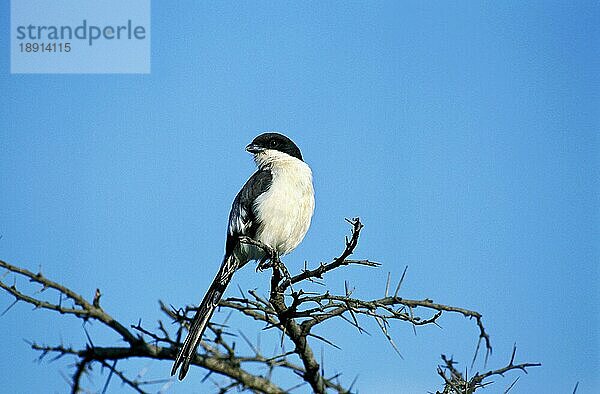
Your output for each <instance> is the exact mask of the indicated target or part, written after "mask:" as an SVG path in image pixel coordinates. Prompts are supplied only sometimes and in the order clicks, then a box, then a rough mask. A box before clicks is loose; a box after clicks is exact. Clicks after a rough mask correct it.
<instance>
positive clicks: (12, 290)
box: [0, 218, 539, 394]
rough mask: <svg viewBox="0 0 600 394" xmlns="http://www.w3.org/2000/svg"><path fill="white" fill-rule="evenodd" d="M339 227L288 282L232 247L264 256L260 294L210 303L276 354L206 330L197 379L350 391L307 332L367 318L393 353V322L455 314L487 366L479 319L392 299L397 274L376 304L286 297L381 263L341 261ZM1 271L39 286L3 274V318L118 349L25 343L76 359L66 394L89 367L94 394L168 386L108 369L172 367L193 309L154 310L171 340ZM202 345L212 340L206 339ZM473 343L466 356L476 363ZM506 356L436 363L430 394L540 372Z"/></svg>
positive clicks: (159, 330)
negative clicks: (27, 307)
mask: <svg viewBox="0 0 600 394" xmlns="http://www.w3.org/2000/svg"><path fill="white" fill-rule="evenodd" d="M347 221H348V223H349V224H350V225H351V227H352V228H351V234H350V236H349V237H346V240H345V247H344V250H343V251H342V253H341V254H340V255H339V257H336V258H334V259H333V260H332V261H331V262H329V263H320V264H319V265H318V266H317V267H316V268H312V269H309V268H308V267H307V266H305V268H304V269H303V270H302V271H301V272H300V273H298V274H296V275H290V274H289V273H288V272H287V269H285V266H283V264H282V263H281V261H279V258H278V257H277V256H276V255H275V254H274V253H272V250H271V249H270V248H269V247H268V246H267V245H264V244H261V243H260V242H258V241H256V240H252V239H244V240H241V242H246V243H252V244H254V245H256V246H258V247H261V248H263V249H264V250H265V251H266V252H267V253H268V254H269V255H270V256H272V258H271V260H272V261H271V263H270V265H269V267H270V268H272V271H273V272H272V275H271V281H270V290H269V294H268V295H267V296H264V295H261V294H259V293H258V292H257V291H255V290H249V291H247V292H246V293H244V292H243V291H242V290H241V289H240V293H241V294H240V296H238V297H229V298H227V299H224V300H222V301H221V302H220V304H219V305H220V309H221V310H222V311H229V313H237V314H239V315H241V316H245V317H247V318H251V319H253V320H256V321H259V322H262V323H264V324H265V330H275V331H277V334H276V335H278V336H279V337H280V338H281V345H282V346H281V352H276V354H272V355H265V354H263V353H262V351H261V350H260V346H258V345H257V344H255V343H252V342H251V341H250V340H248V337H249V335H247V334H246V333H244V332H243V331H239V333H238V334H232V333H230V332H228V329H229V327H228V326H227V325H218V324H216V323H212V324H210V325H209V330H210V331H211V332H212V335H207V338H206V339H205V340H204V341H202V343H201V346H200V350H199V351H198V353H197V354H196V356H195V358H194V360H193V361H192V364H193V365H196V366H199V367H202V368H204V369H205V370H206V371H208V374H207V375H206V376H205V379H208V378H209V377H210V376H211V374H213V373H214V374H217V375H220V376H222V377H224V378H225V383H222V384H220V383H216V384H217V388H218V390H217V391H218V392H220V393H226V392H228V391H231V390H247V391H250V392H258V393H283V392H290V391H293V390H295V389H297V388H299V387H302V386H303V385H309V386H310V389H311V391H312V392H315V393H326V392H328V391H332V392H336V393H350V392H352V390H353V387H354V385H355V382H356V379H355V380H354V381H352V382H351V383H350V384H343V383H342V382H341V381H340V377H339V374H336V375H334V376H327V375H326V372H325V370H324V367H323V365H322V362H319V360H317V357H316V356H315V353H314V351H313V349H312V346H311V344H313V342H314V341H321V342H324V343H326V344H328V345H331V346H334V347H337V346H336V345H335V343H334V342H333V340H334V338H333V335H332V334H327V335H326V336H322V335H318V334H316V333H315V332H313V331H314V328H315V327H316V326H318V325H320V324H321V323H324V322H326V321H328V320H331V319H336V318H339V319H342V320H343V321H345V322H347V323H348V324H350V325H351V326H352V327H354V328H356V329H357V330H358V331H359V333H365V332H367V331H366V330H365V329H364V328H363V326H362V325H361V322H362V321H363V320H364V319H363V318H361V316H364V317H366V318H372V319H373V320H374V321H375V322H376V323H377V326H378V327H379V328H380V330H381V331H382V333H383V335H384V336H385V338H386V339H387V340H388V341H389V343H390V345H391V346H392V347H393V348H394V350H395V351H396V352H397V353H398V354H400V352H399V349H398V348H397V346H396V344H395V343H394V341H393V339H392V333H391V332H390V327H391V323H392V322H393V321H405V322H408V323H409V324H411V325H412V326H413V327H417V326H423V325H428V324H436V325H437V324H438V323H437V321H438V320H439V319H440V318H441V317H442V315H443V314H446V313H451V314H458V315H462V316H464V317H466V318H469V319H474V320H475V323H476V325H477V327H478V329H479V343H481V341H482V340H483V342H484V343H485V348H486V351H485V356H486V360H487V356H488V355H489V354H490V353H491V351H492V347H491V342H490V337H489V335H488V333H487V332H486V330H485V327H484V325H483V322H482V316H481V314H479V313H478V312H475V311H471V310H468V309H464V308H459V307H455V306H449V305H444V304H440V303H435V302H433V301H432V300H430V299H423V300H410V299H405V298H402V297H400V296H399V295H398V294H399V290H400V287H401V284H402V282H403V280H404V276H405V273H406V269H405V270H404V273H403V274H402V277H401V279H400V281H399V282H398V285H397V286H396V289H395V291H394V293H393V294H390V293H389V289H390V278H389V276H388V282H387V283H386V287H385V295H384V297H382V298H376V299H371V300H363V299H359V298H356V297H353V296H352V293H353V290H352V289H350V288H349V287H348V284H347V283H345V292H344V293H343V294H332V293H330V292H329V291H328V290H325V291H324V292H322V293H305V292H304V291H303V290H302V289H301V288H300V289H299V290H298V291H295V290H294V286H293V285H296V286H295V287H301V286H298V284H300V285H301V284H305V283H306V282H315V281H317V280H323V278H324V276H325V274H328V273H329V272H331V271H334V270H336V269H339V268H341V267H345V266H350V265H359V266H366V267H378V266H379V265H380V264H379V263H376V262H373V261H370V260H353V259H350V258H349V257H350V256H352V255H353V253H354V251H355V249H356V247H357V245H358V240H359V236H360V232H361V230H362V228H363V224H362V223H361V222H360V220H359V219H358V218H355V219H352V220H348V219H347ZM0 267H2V268H4V269H6V270H7V273H13V274H15V276H16V277H24V278H26V279H28V280H29V281H30V282H33V283H34V284H37V285H39V286H41V290H40V291H37V292H33V293H32V294H30V292H27V291H25V290H21V289H20V288H17V285H16V279H15V281H14V283H13V284H12V285H9V284H7V283H6V282H5V281H4V279H5V278H6V275H4V276H0V288H2V289H3V290H4V291H5V292H6V293H8V294H10V295H12V296H13V297H14V298H15V301H14V302H13V303H12V304H11V305H10V306H9V307H8V308H7V310H8V309H10V308H11V307H12V306H13V305H14V304H15V303H17V302H21V301H22V302H26V303H28V304H31V305H33V306H34V307H35V308H41V309H47V310H50V311H54V312H58V313H60V314H65V315H72V316H74V317H76V318H79V319H82V320H83V321H84V322H87V321H90V320H94V321H97V322H99V323H101V324H102V325H104V326H106V327H107V328H109V329H110V330H112V331H113V332H114V333H115V334H116V335H117V337H119V338H121V339H122V340H124V341H125V344H124V345H123V346H116V347H115V346H97V345H92V344H91V339H90V338H89V337H88V340H89V343H88V344H86V345H85V347H84V348H80V349H76V348H72V347H66V346H64V345H62V344H61V345H57V346H48V345H39V344H37V343H31V347H32V349H34V350H36V351H39V352H40V359H42V358H44V357H45V356H46V355H49V354H54V355H55V358H54V359H57V358H60V357H63V356H71V357H75V358H76V359H77V362H76V364H75V370H74V372H73V375H72V378H71V391H72V393H77V392H81V391H83V388H82V378H83V376H85V375H86V374H88V373H90V371H91V368H92V366H93V365H94V364H98V365H100V366H102V368H103V369H105V370H106V371H108V377H107V379H106V381H105V384H104V389H103V392H104V391H106V388H107V387H108V385H109V384H110V380H111V378H113V377H115V378H118V379H120V380H121V382H122V383H123V384H124V385H125V386H128V387H130V388H131V389H132V390H134V391H135V392H139V393H145V392H148V391H147V390H148V389H147V388H146V387H147V386H151V385H155V384H164V383H165V382H167V383H168V382H170V381H171V380H170V379H160V380H140V379H138V378H132V377H129V376H127V374H126V373H125V371H123V370H120V369H117V362H118V361H119V360H127V359H132V358H147V359H154V360H173V359H174V357H175V354H176V350H177V348H178V346H179V345H180V342H181V339H182V336H183V330H184V329H187V327H188V325H189V322H190V320H191V316H192V314H193V312H194V311H195V309H196V308H195V307H190V306H187V307H185V308H180V309H175V308H172V307H168V306H166V305H165V304H164V303H163V302H160V310H161V311H162V313H164V314H165V315H166V316H167V318H168V319H169V320H172V321H174V322H175V323H176V326H177V329H176V332H175V333H172V330H171V329H167V327H166V326H165V324H164V323H163V322H162V321H160V320H159V321H158V327H156V328H155V329H149V328H147V327H144V326H142V323H141V321H138V322H137V324H124V323H121V322H118V321H117V320H115V319H114V318H113V317H112V316H111V315H110V314H108V313H107V312H106V311H105V310H104V309H103V308H102V307H101V306H100V297H101V293H100V290H99V289H96V291H95V293H94V297H93V299H92V301H91V302H89V301H87V300H86V299H85V298H84V297H83V296H81V295H80V294H78V293H76V292H74V291H73V290H71V289H69V288H68V287H66V286H64V285H61V284H59V283H57V282H54V281H52V280H50V279H49V278H47V277H45V276H44V275H43V274H42V273H41V272H38V273H33V272H31V271H29V270H27V269H24V268H21V267H18V266H15V265H11V264H9V263H6V262H4V261H1V260H0ZM47 289H51V290H54V291H56V292H58V294H59V295H60V298H59V299H60V301H59V302H58V303H55V302H51V301H48V298H43V297H42V296H41V295H40V294H41V293H42V291H44V290H47ZM415 310H418V311H421V313H419V314H417V313H415ZM5 312H6V311H5ZM84 328H85V327H84ZM86 335H87V331H86ZM208 337H210V338H211V339H208ZM236 339H237V340H240V339H241V340H243V341H244V342H245V343H246V344H247V345H248V348H249V349H250V350H249V351H246V353H245V354H244V353H243V352H242V351H240V350H239V347H237V348H236V342H235V341H236ZM288 341H289V342H288ZM285 343H291V344H292V345H293V350H291V351H284V349H285ZM479 343H478V346H477V350H476V352H475V356H474V358H475V357H477V353H478V351H479ZM313 345H314V344H313ZM515 351H516V348H515V350H514V351H513V354H512V357H511V359H510V362H509V363H508V364H507V365H506V366H505V367H503V368H499V369H497V370H490V371H487V372H484V373H476V374H475V375H473V376H472V377H471V378H470V379H468V378H467V376H466V374H465V375H462V374H461V373H460V372H459V371H458V370H457V369H456V368H455V367H454V364H455V362H454V361H453V360H452V359H448V358H446V357H445V356H442V359H443V361H444V363H445V364H444V365H443V366H440V367H438V371H437V372H438V374H439V375H440V377H442V379H443V380H444V389H443V391H441V392H438V393H440V394H457V393H472V392H474V391H475V390H476V389H479V388H481V387H484V386H486V385H488V384H490V383H491V382H489V380H488V379H489V378H491V377H493V376H496V375H502V374H504V373H505V372H508V371H511V370H515V369H518V370H521V371H523V372H527V370H526V369H527V368H530V367H535V366H539V364H532V363H524V364H514V356H515ZM265 370H266V373H265ZM275 370H277V371H283V372H285V371H287V372H288V373H291V374H292V376H296V377H298V378H299V379H300V381H299V384H297V385H295V386H293V387H291V388H284V387H282V386H281V384H278V383H276V382H275V378H274V375H273V372H274V371H275ZM171 383H172V382H171ZM513 385H514V382H513ZM511 387H512V385H511Z"/></svg>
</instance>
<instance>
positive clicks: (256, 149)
mask: <svg viewBox="0 0 600 394" xmlns="http://www.w3.org/2000/svg"><path fill="white" fill-rule="evenodd" d="M246 150H247V151H248V152H250V153H259V152H262V151H264V150H265V148H261V147H260V146H258V145H254V144H249V145H248V146H247V147H246Z"/></svg>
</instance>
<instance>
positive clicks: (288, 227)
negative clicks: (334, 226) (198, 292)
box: [171, 133, 315, 380]
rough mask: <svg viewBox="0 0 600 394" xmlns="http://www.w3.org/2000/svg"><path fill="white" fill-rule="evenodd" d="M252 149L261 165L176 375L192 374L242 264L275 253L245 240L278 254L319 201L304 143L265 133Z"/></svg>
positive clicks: (239, 199)
mask: <svg viewBox="0 0 600 394" xmlns="http://www.w3.org/2000/svg"><path fill="white" fill-rule="evenodd" d="M246 150H247V151H248V152H250V153H252V154H253V155H254V161H255V162H256V165H257V167H258V170H257V171H256V172H255V173H254V174H253V175H252V176H251V177H250V179H248V181H247V182H246V183H245V184H244V186H243V187H242V189H241V190H240V191H239V193H238V194H237V196H236V197H235V200H234V201H233V205H232V207H231V212H230V213H229V226H228V231H227V241H226V243H225V256H224V257H223V263H222V264H221V267H220V268H219V272H217V275H216V276H215V279H214V280H213V282H212V284H211V285H210V287H209V289H208V291H207V292H206V294H205V295H204V298H203V299H202V302H201V303H200V306H199V308H198V310H197V312H196V315H195V316H194V318H193V319H192V322H191V325H190V329H189V332H188V335H187V337H186V338H185V341H184V343H183V346H182V347H181V349H180V351H179V353H178V355H177V358H176V359H175V363H174V364H173V368H172V369H171V375H175V373H176V372H177V369H178V368H179V367H180V366H181V370H180V371H179V379H180V380H182V379H183V378H184V377H185V375H186V374H187V371H188V368H189V366H190V362H191V360H192V358H193V357H194V355H195V354H196V349H197V347H198V344H199V343H200V340H201V338H202V334H203V333H204V330H205V329H206V326H207V324H208V322H209V320H210V318H211V316H212V314H213V312H214V310H215V308H216V307H217V305H218V303H219V301H220V300H221V297H222V296H223V293H224V292H225V289H226V288H227V285H228V284H229V282H230V281H231V278H232V277H233V274H234V273H235V271H236V270H238V269H239V268H241V267H242V266H244V265H245V264H246V263H247V262H249V261H251V260H258V261H261V262H264V261H265V260H266V259H268V258H270V257H272V256H268V255H267V253H266V252H265V250H264V249H262V248H260V247H257V246H254V245H250V244H248V243H244V242H241V238H243V237H249V238H251V239H253V240H256V241H259V242H261V243H262V244H264V245H266V246H268V247H270V248H271V249H272V250H273V251H274V252H275V253H276V254H277V256H283V255H286V254H288V253H290V252H291V251H292V250H294V249H295V248H296V247H297V246H298V244H300V242H302V239H304V236H305V235H306V232H307V231H308V227H309V226H310V221H311V218H312V215H313V211H314V207H315V199H314V191H313V184H312V172H311V170H310V167H309V166H308V165H307V164H306V163H305V162H304V160H302V154H301V153H300V149H298V147H297V146H296V144H294V142H292V140H290V139H289V138H288V137H286V136H285V135H282V134H279V133H264V134H261V135H259V136H258V137H256V138H255V139H254V140H253V141H252V143H250V144H249V145H248V146H247V147H246Z"/></svg>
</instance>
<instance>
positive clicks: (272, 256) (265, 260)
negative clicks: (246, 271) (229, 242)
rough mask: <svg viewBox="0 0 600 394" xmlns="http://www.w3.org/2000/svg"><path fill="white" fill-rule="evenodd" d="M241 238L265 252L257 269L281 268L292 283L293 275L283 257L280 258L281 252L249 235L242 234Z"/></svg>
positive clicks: (242, 241) (280, 270)
mask: <svg viewBox="0 0 600 394" xmlns="http://www.w3.org/2000/svg"><path fill="white" fill-rule="evenodd" d="M239 240H240V242H241V243H244V244H248V245H254V246H256V247H258V248H260V249H262V250H263V251H264V252H265V255H264V256H263V257H262V258H261V259H260V262H259V263H258V265H257V266H256V270H257V271H263V270H265V269H269V268H274V269H277V270H279V272H281V274H282V275H283V278H284V279H285V280H288V281H289V282H290V284H291V283H292V275H290V271H288V269H287V267H286V266H285V264H283V263H282V262H281V259H280V258H279V253H277V251H276V250H275V249H273V248H272V247H271V246H269V245H267V244H265V243H262V242H260V241H257V240H255V239H252V238H250V237H247V236H241V237H239Z"/></svg>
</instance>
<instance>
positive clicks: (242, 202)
mask: <svg viewBox="0 0 600 394" xmlns="http://www.w3.org/2000/svg"><path fill="white" fill-rule="evenodd" d="M272 181H273V175H272V174H271V171H269V170H258V171H256V172H255V173H254V174H253V175H252V176H251V177H250V179H248V181H246V183H245V184H244V186H243V187H242V189H241V190H240V192H239V193H238V194H237V196H236V197H235V200H233V205H232V206H231V212H230V213H229V227H228V229H227V243H226V246H225V255H229V254H230V253H231V252H232V251H233V248H234V247H235V245H236V244H237V241H238V237H239V236H241V235H245V236H248V237H250V238H253V237H254V235H255V234H256V228H257V227H258V224H259V223H258V221H257V219H256V215H255V214H254V201H256V198H257V197H258V196H260V195H261V194H263V193H264V192H266V191H267V190H268V189H269V187H270V186H271V182H272Z"/></svg>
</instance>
